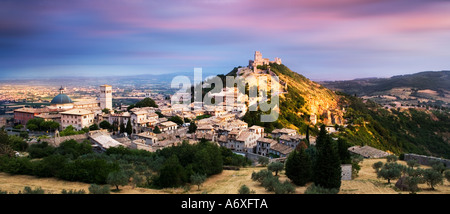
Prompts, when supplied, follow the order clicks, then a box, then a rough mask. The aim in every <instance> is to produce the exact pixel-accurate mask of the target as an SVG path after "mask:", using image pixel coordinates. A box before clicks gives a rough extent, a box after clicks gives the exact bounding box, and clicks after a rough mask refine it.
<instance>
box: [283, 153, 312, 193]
mask: <svg viewBox="0 0 450 214" xmlns="http://www.w3.org/2000/svg"><path fill="white" fill-rule="evenodd" d="M286 176H287V177H288V178H289V179H291V180H292V182H293V183H294V184H295V185H298V186H305V184H306V183H308V182H309V181H311V177H312V168H311V160H310V158H309V155H308V154H307V153H306V152H305V150H304V149H303V148H300V151H297V150H294V151H293V152H292V153H291V154H290V155H289V157H288V159H287V160H286Z"/></svg>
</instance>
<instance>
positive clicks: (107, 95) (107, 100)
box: [100, 85, 113, 110]
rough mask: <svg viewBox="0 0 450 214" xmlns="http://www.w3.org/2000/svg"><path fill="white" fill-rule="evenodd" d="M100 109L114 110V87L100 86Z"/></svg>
mask: <svg viewBox="0 0 450 214" xmlns="http://www.w3.org/2000/svg"><path fill="white" fill-rule="evenodd" d="M100 108H101V109H105V108H107V109H109V110H112V109H113V108H112V86H110V85H101V86H100Z"/></svg>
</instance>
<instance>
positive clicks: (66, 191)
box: [61, 189, 86, 195]
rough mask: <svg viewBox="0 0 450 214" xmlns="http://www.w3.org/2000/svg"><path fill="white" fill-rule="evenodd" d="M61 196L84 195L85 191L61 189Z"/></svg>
mask: <svg viewBox="0 0 450 214" xmlns="http://www.w3.org/2000/svg"><path fill="white" fill-rule="evenodd" d="M61 194H70V195H73V194H77V195H78V194H86V191H84V189H80V190H74V189H71V190H66V189H63V190H62V191H61Z"/></svg>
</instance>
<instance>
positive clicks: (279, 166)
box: [267, 162, 284, 176]
mask: <svg viewBox="0 0 450 214" xmlns="http://www.w3.org/2000/svg"><path fill="white" fill-rule="evenodd" d="M267 169H268V170H269V171H271V172H275V176H278V171H282V170H283V169H284V164H283V163H281V162H272V163H270V164H269V165H268V166H267Z"/></svg>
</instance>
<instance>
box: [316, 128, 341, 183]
mask: <svg viewBox="0 0 450 214" xmlns="http://www.w3.org/2000/svg"><path fill="white" fill-rule="evenodd" d="M317 150H318V151H317V152H318V153H317V160H316V164H315V166H314V176H313V177H314V179H313V181H314V183H315V185H317V186H321V187H323V188H327V189H334V188H336V189H339V188H340V187H341V161H340V160H339V154H338V151H337V148H336V145H334V142H333V140H332V139H331V136H329V135H328V134H327V132H326V131H325V126H324V125H322V126H321V128H320V132H319V136H318V137H317Z"/></svg>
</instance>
